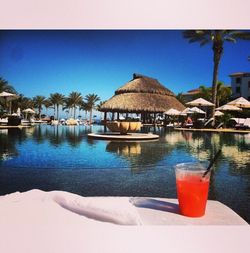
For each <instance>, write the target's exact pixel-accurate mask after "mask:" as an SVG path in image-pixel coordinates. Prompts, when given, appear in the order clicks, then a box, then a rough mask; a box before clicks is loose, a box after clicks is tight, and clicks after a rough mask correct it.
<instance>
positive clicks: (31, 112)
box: [23, 108, 36, 119]
mask: <svg viewBox="0 0 250 253" xmlns="http://www.w3.org/2000/svg"><path fill="white" fill-rule="evenodd" d="M23 112H25V118H26V119H27V115H28V113H30V114H34V113H36V112H35V111H34V110H32V109H30V108H27V109H25V110H23Z"/></svg>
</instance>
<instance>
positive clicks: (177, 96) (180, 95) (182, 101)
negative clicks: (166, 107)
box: [176, 92, 186, 104]
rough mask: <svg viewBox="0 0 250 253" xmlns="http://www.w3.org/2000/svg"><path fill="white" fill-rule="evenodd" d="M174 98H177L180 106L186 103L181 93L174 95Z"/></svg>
mask: <svg viewBox="0 0 250 253" xmlns="http://www.w3.org/2000/svg"><path fill="white" fill-rule="evenodd" d="M176 98H177V99H178V100H179V101H180V102H181V103H182V104H185V103H186V101H185V98H184V96H183V93H182V92H179V93H178V94H177V95H176Z"/></svg>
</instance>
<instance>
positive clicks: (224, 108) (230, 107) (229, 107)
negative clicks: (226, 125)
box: [215, 104, 242, 111]
mask: <svg viewBox="0 0 250 253" xmlns="http://www.w3.org/2000/svg"><path fill="white" fill-rule="evenodd" d="M215 111H242V109H241V108H239V107H237V106H234V105H228V104H225V105H222V106H220V107H218V108H216V109H215Z"/></svg>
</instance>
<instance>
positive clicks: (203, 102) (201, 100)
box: [186, 98, 214, 106]
mask: <svg viewBox="0 0 250 253" xmlns="http://www.w3.org/2000/svg"><path fill="white" fill-rule="evenodd" d="M186 104H187V105H191V106H214V104H213V103H211V102H209V101H207V100H206V99H204V98H197V99H195V100H192V101H190V102H187V103H186Z"/></svg>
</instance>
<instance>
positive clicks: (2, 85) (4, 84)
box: [0, 77, 17, 109]
mask: <svg viewBox="0 0 250 253" xmlns="http://www.w3.org/2000/svg"><path fill="white" fill-rule="evenodd" d="M3 91H5V92H9V93H14V94H17V92H16V90H15V89H14V87H13V86H11V85H10V84H9V83H8V81H6V80H4V79H3V78H2V77H0V92H3ZM0 105H1V107H2V108H3V109H7V108H8V103H7V100H5V101H0Z"/></svg>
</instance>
